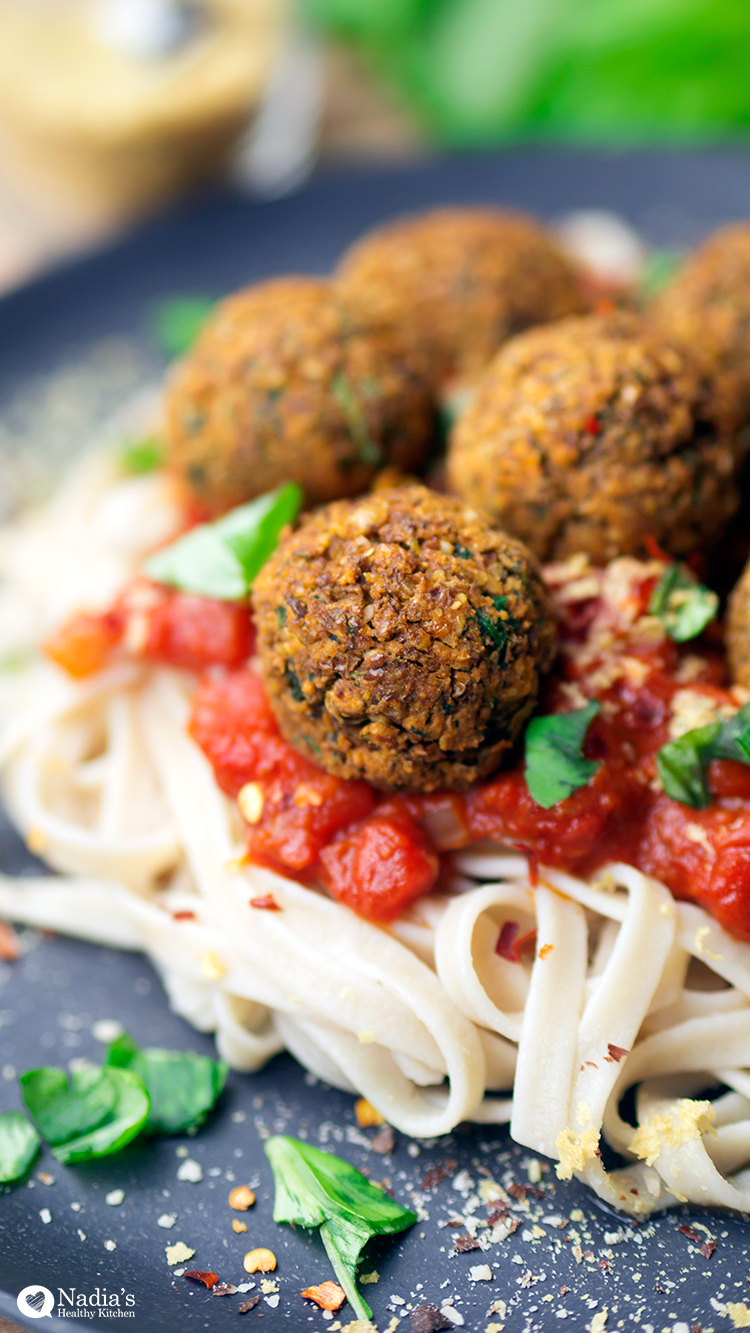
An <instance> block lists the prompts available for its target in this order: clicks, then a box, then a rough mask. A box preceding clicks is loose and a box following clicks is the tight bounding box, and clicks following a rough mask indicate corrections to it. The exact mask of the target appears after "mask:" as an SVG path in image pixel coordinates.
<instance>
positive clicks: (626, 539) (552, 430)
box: [448, 315, 739, 564]
mask: <svg viewBox="0 0 750 1333" xmlns="http://www.w3.org/2000/svg"><path fill="white" fill-rule="evenodd" d="M704 387H705V385H704V381H703V377H702V375H701V373H700V371H699V370H698V369H696V367H695V365H694V364H693V362H692V361H691V360H689V358H688V356H687V353H685V352H683V351H680V350H677V349H676V348H674V347H672V346H669V345H668V344H667V343H665V342H664V341H663V340H662V339H661V338H659V337H657V336H655V335H654V334H652V333H649V332H647V331H646V330H645V329H643V328H642V327H640V326H639V324H638V322H637V321H636V320H635V319H634V318H632V317H630V316H626V315H620V316H615V317H611V318H609V319H605V318H601V317H599V316H595V315H589V316H585V317H583V318H580V319H569V320H563V321H561V322H560V323H558V324H555V325H550V326H548V327H546V328H539V329H532V330H530V331H529V332H527V333H524V334H521V335H520V336H519V337H518V338H516V339H514V340H513V341H512V342H510V343H508V344H507V346H506V347H504V348H502V349H501V351H500V352H499V353H498V355H497V357H496V358H495V360H494V361H493V362H492V364H491V366H490V367H489V368H488V370H487V372H486V374H485V376H484V378H483V379H482V381H481V383H480V385H479V388H478V390H477V394H476V397H475V399H474V401H473V403H472V404H470V406H469V407H468V408H467V409H466V411H465V412H464V413H463V414H462V415H461V416H460V417H459V419H458V421H457V422H456V425H455V428H454V431H453V435H452V439H451V441H450V445H449V452H448V482H449V488H450V489H451V490H453V491H455V492H457V493H458V494H459V495H461V496H462V497H463V498H464V499H465V500H466V501H467V502H468V503H470V504H479V503H480V502H481V503H482V504H483V505H484V507H485V508H486V509H487V511H488V512H489V513H490V515H491V516H492V519H493V521H494V522H496V523H497V524H499V525H500V526H502V527H503V528H505V529H506V530H507V531H508V532H511V533H513V534H514V536H516V537H520V538H521V540H522V541H525V542H527V543H528V545H529V546H530V547H531V549H532V551H534V553H535V554H536V555H537V556H538V557H539V558H540V559H542V560H560V559H564V558H565V557H567V556H569V555H574V554H576V553H578V552H584V553H585V554H587V555H588V556H589V557H590V558H591V559H592V560H594V561H596V562H599V563H601V564H604V563H606V562H607V561H608V560H610V559H612V558H613V557H614V556H616V555H621V554H631V553H635V552H637V551H639V549H640V548H641V546H642V543H643V541H644V538H645V537H646V536H648V535H650V536H652V537H653V538H655V539H656V541H657V542H659V543H660V544H661V545H662V546H664V547H665V548H666V549H667V550H668V551H670V552H671V553H672V554H674V555H684V554H687V553H689V552H691V551H693V550H695V549H697V548H701V547H705V546H706V544H707V543H708V542H710V541H711V539H712V538H714V537H715V536H717V535H718V533H720V532H721V530H722V527H723V525H724V524H725V522H726V521H727V519H728V518H729V517H730V515H731V514H732V513H733V512H734V510H735V508H736V507H737V504H738V498H739V497H738V492H737V486H736V473H737V469H738V466H739V457H738V453H739V451H738V449H737V447H736V444H735V442H734V440H733V439H727V438H720V437H718V436H717V432H716V429H715V427H714V425H713V423H711V422H710V421H707V420H705V419H704V417H703V415H702V414H703V411H704V399H703V391H704Z"/></svg>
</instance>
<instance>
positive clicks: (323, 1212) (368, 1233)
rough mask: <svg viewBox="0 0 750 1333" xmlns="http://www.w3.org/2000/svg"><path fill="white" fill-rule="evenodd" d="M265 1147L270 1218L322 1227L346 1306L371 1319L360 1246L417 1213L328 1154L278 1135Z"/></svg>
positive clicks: (410, 1220) (413, 1219)
mask: <svg viewBox="0 0 750 1333" xmlns="http://www.w3.org/2000/svg"><path fill="white" fill-rule="evenodd" d="M264 1146H265V1150H266V1155H267V1156H268V1160H269V1161H270V1163H271V1167H272V1169H273V1177H274V1183H275V1186H276V1197H275V1200H274V1206H273V1220H274V1222H289V1223H290V1224H291V1225H292V1226H302V1227H307V1228H308V1229H313V1228H316V1227H319V1228H320V1235H321V1239H322V1241H323V1244H324V1245H325V1247H326V1251H327V1253H328V1257H329V1259H330V1261H331V1263H332V1264H333V1268H334V1272H335V1273H336V1277H337V1278H338V1280H339V1282H340V1283H341V1286H342V1287H343V1289H344V1291H345V1292H346V1295H347V1299H348V1300H349V1303H350V1305H351V1306H352V1308H353V1309H354V1310H355V1311H356V1313H357V1315H358V1317H359V1318H360V1319H369V1318H370V1317H371V1315H372V1310H371V1309H370V1307H369V1306H368V1305H367V1304H366V1303H365V1301H363V1299H362V1297H361V1295H360V1293H359V1291H358V1290H357V1285H356V1271H357V1264H358V1262H359V1258H360V1255H361V1253H362V1250H363V1248H364V1246H365V1245H366V1244H367V1241H368V1240H370V1238H371V1237H372V1236H392V1235H394V1234H396V1233H397V1232H399V1231H405V1230H406V1228H407V1227H411V1226H413V1225H414V1223H415V1222H416V1220H417V1216H416V1213H412V1212H411V1211H410V1210H409V1209H408V1208H402V1207H401V1204H398V1203H395V1202H394V1200H393V1199H390V1198H389V1197H388V1195H387V1194H385V1193H384V1192H383V1191H382V1190H379V1189H377V1188H376V1186H375V1185H371V1184H370V1182H369V1180H366V1179H365V1177H364V1176H363V1175H362V1173H361V1171H357V1169H356V1167H353V1166H350V1165H349V1163H348V1162H344V1161H343V1160H342V1159H341V1158H340V1157H334V1156H333V1154H332V1153H327V1152H321V1150H320V1149H319V1148H313V1147H312V1145H311V1144H309V1143H301V1142H300V1141H299V1139H292V1138H287V1137H285V1136H282V1135H277V1136H275V1137H274V1138H270V1139H267V1140H266V1143H265V1145H264Z"/></svg>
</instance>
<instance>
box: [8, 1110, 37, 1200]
mask: <svg viewBox="0 0 750 1333" xmlns="http://www.w3.org/2000/svg"><path fill="white" fill-rule="evenodd" d="M41 1142H42V1140H41V1139H40V1137H39V1135H38V1134H37V1132H36V1130H35V1129H34V1126H33V1125H31V1124H30V1123H29V1121H28V1120H27V1119H26V1116H25V1115H24V1113H23V1111H5V1112H3V1114H2V1115H0V1182H2V1183H3V1184H7V1183H8V1181H10V1180H18V1179H19V1177H20V1176H22V1175H23V1174H24V1172H25V1171H27V1170H28V1168H29V1167H30V1166H31V1163H32V1162H33V1160H34V1158H35V1157H36V1155H37V1153H38V1151H39V1145H40V1143H41Z"/></svg>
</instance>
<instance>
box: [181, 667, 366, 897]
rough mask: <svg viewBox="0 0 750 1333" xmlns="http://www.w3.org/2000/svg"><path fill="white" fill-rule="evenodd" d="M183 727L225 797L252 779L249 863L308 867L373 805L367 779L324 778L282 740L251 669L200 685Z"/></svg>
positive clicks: (283, 869)
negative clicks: (257, 803) (254, 818)
mask: <svg viewBox="0 0 750 1333" xmlns="http://www.w3.org/2000/svg"><path fill="white" fill-rule="evenodd" d="M190 733H191V735H192V737H193V739H194V740H195V741H197V743H198V745H200V747H201V749H202V750H203V752H204V754H205V755H206V756H207V758H208V759H209V761H210V763H211V765H212V767H213V770H214V773H215V774H216V779H217V781H218V783H219V786H220V787H221V788H222V789H223V790H224V791H225V792H227V793H228V795H230V796H237V794H238V793H239V791H240V790H241V788H242V787H244V786H245V784H246V783H247V782H258V783H259V784H260V787H261V791H262V795H263V806H262V811H261V816H260V819H259V820H258V822H257V823H256V824H252V825H250V827H249V830H248V853H249V855H250V857H251V859H252V860H253V861H255V862H256V864H261V865H268V866H271V867H272V868H273V869H275V870H279V871H281V872H282V873H284V872H289V871H290V870H291V871H296V872H299V871H302V870H306V869H309V868H310V867H311V866H312V865H314V863H315V862H316V861H317V859H318V856H319V854H320V851H321V848H322V847H324V846H325V845H326V843H328V842H330V840H331V838H333V837H334V836H335V834H337V833H339V832H340V831H341V830H342V829H345V828H348V827H349V825H350V824H354V823H356V822H357V821H358V820H360V819H364V817H365V816H366V815H368V814H369V813H370V811H371V810H372V809H373V807H374V805H375V794H374V792H373V790H372V788H371V787H370V785H369V783H367V782H348V781H346V780H345V779H343V778H336V777H332V775H331V774H330V773H326V772H325V771H324V770H323V769H322V768H318V766H317V764H313V763H311V761H310V760H309V759H305V757H304V756H303V755H301V754H298V753H297V751H296V750H295V749H293V747H292V746H291V745H289V744H287V742H286V741H285V740H283V738H282V737H281V736H280V735H279V729H278V725H277V722H276V718H275V717H274V715H273V713H272V711H271V708H270V705H269V703H268V697H267V695H266V692H265V689H264V687H263V682H262V681H261V679H260V677H258V676H256V675H255V674H254V672H252V671H237V672H234V673H233V674H231V675H229V676H226V677H225V678H224V679H223V680H216V681H214V680H211V681H205V682H204V683H203V684H202V685H200V686H199V687H198V690H197V693H196V696H195V699H194V702H193V715H192V718H191V721H190Z"/></svg>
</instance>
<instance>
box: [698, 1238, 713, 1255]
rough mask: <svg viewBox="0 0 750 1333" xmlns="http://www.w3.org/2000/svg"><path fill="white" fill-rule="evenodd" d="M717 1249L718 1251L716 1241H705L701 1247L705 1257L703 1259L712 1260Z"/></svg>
mask: <svg viewBox="0 0 750 1333" xmlns="http://www.w3.org/2000/svg"><path fill="white" fill-rule="evenodd" d="M715 1249H716V1241H715V1240H707V1241H705V1243H704V1244H703V1245H701V1254H702V1255H703V1258H704V1259H710V1258H711V1255H712V1254H713V1252H714V1250H715Z"/></svg>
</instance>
